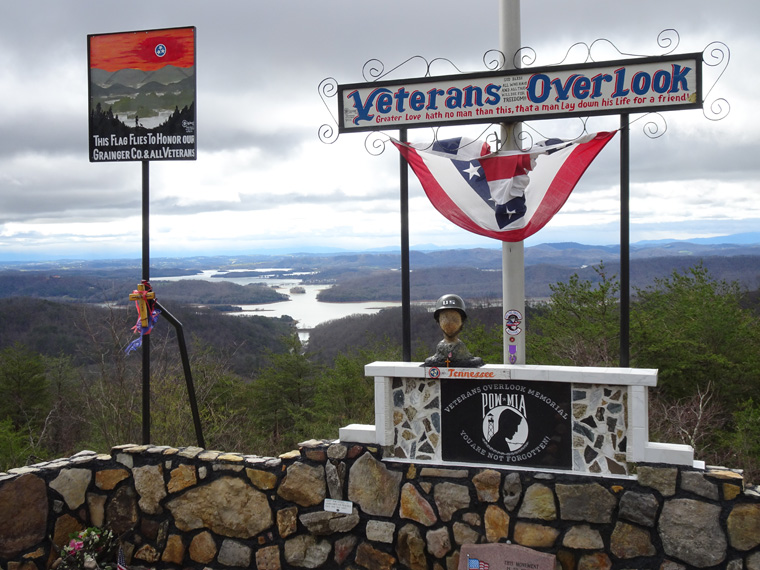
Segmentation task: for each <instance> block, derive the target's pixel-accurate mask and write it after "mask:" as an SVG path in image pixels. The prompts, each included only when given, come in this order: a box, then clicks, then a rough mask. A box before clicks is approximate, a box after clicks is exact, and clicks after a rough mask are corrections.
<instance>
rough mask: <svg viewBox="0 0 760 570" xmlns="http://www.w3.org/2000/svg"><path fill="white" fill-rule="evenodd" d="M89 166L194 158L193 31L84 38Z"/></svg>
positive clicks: (178, 29)
mask: <svg viewBox="0 0 760 570" xmlns="http://www.w3.org/2000/svg"><path fill="white" fill-rule="evenodd" d="M87 47H88V53H87V55H88V75H89V140H90V144H89V147H90V162H119V161H133V160H139V161H143V160H194V159H195V158H196V149H197V142H196V122H195V120H196V117H195V96H196V82H195V27H187V28H168V29H162V30H148V31H139V32H123V33H114V34H98V35H89V36H87Z"/></svg>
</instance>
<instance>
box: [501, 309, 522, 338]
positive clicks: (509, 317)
mask: <svg viewBox="0 0 760 570" xmlns="http://www.w3.org/2000/svg"><path fill="white" fill-rule="evenodd" d="M504 320H505V321H507V326H506V328H507V332H508V333H509V334H511V335H518V334H520V333H521V332H522V329H521V328H520V323H522V320H523V316H522V313H521V312H520V311H515V310H511V311H507V312H506V313H504Z"/></svg>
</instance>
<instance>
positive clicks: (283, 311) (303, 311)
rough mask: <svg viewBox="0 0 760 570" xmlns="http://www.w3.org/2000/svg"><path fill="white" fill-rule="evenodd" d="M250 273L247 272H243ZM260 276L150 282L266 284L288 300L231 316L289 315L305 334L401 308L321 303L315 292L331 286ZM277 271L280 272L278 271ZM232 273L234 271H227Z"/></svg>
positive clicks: (389, 304) (247, 307) (375, 303)
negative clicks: (332, 323)
mask: <svg viewBox="0 0 760 570" xmlns="http://www.w3.org/2000/svg"><path fill="white" fill-rule="evenodd" d="M246 271H247V272H250V270H246ZM257 271H258V272H259V273H261V274H262V276H261V277H257V276H247V277H214V275H219V274H220V273H221V272H220V271H219V270H216V269H210V270H205V271H203V272H202V273H199V274H198V275H190V276H181V277H158V278H153V279H151V281H153V282H156V281H179V280H182V279H201V280H206V281H221V280H224V281H229V282H231V283H237V284H238V285H247V284H248V283H265V284H267V285H269V286H271V287H273V288H274V289H275V290H276V291H278V292H279V293H284V294H286V295H289V296H290V301H281V302H279V303H261V304H257V305H239V306H240V307H241V308H242V309H243V310H242V311H240V312H236V313H230V315H233V316H241V317H246V316H251V315H259V316H263V317H281V316H283V315H288V316H290V317H292V318H293V319H295V320H296V321H298V329H299V330H301V331H308V330H310V329H312V328H314V327H315V326H317V325H318V324H320V323H324V322H327V321H332V320H335V319H341V318H343V317H347V316H349V315H356V314H363V315H372V314H375V313H377V312H379V311H380V310H382V309H386V308H388V307H400V306H401V302H400V301H399V302H389V301H363V302H359V303H323V302H320V301H317V293H319V292H320V291H323V290H324V289H329V288H330V287H331V285H302V284H301V282H302V280H301V279H298V278H285V279H284V278H282V277H275V278H270V277H266V275H267V273H268V272H271V271H273V270H272V269H258V270H257ZM277 271H282V269H281V268H280V269H278V270H277ZM229 273H234V272H227V274H229ZM295 286H300V287H303V289H304V290H305V293H290V289H291V288H292V287H295Z"/></svg>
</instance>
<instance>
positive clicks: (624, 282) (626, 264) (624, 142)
mask: <svg viewBox="0 0 760 570" xmlns="http://www.w3.org/2000/svg"><path fill="white" fill-rule="evenodd" d="M630 135H631V129H630V125H629V115H628V113H621V114H620V355H619V356H618V358H619V363H620V367H621V368H627V367H628V366H629V365H630V325H631V245H630V240H631V235H630V233H631V232H630V207H629V206H630V180H631V176H630V155H631V151H630Z"/></svg>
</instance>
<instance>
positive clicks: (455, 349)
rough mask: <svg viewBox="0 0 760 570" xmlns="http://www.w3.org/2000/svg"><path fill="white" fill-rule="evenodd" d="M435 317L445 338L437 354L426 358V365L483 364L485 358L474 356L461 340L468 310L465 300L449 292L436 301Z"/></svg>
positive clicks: (451, 366) (448, 366)
mask: <svg viewBox="0 0 760 570" xmlns="http://www.w3.org/2000/svg"><path fill="white" fill-rule="evenodd" d="M433 317H434V318H435V320H436V321H437V322H438V325H439V326H440V327H441V330H442V331H443V340H441V342H439V343H438V346H437V347H436V350H435V354H434V355H433V356H429V357H428V358H426V359H425V366H446V367H447V368H453V367H456V368H478V367H480V366H483V359H482V358H480V357H478V356H473V355H472V354H470V351H469V350H467V347H466V346H465V345H464V343H463V342H462V341H461V340H459V333H460V332H462V329H463V328H464V322H465V321H466V320H467V312H466V311H465V308H464V301H463V300H462V298H461V297H460V296H459V295H454V294H452V293H449V294H447V295H444V296H443V297H441V298H440V299H438V301H436V303H435V312H434V313H433Z"/></svg>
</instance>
